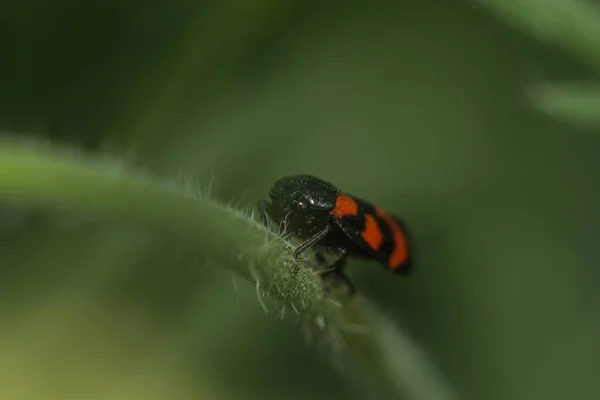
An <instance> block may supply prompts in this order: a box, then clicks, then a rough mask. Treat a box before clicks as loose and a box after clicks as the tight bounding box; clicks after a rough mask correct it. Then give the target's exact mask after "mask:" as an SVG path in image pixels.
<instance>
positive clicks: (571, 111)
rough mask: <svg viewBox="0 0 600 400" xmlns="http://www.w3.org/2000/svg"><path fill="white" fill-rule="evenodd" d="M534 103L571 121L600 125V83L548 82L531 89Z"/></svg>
mask: <svg viewBox="0 0 600 400" xmlns="http://www.w3.org/2000/svg"><path fill="white" fill-rule="evenodd" d="M529 96H530V98H531V101H532V102H533V104H534V105H535V106H536V107H537V108H538V109H539V110H541V111H543V112H544V113H546V114H548V115H550V116H552V117H554V118H556V119H558V120H562V121H565V122H568V123H570V124H573V125H576V126H579V127H582V128H589V129H594V128H598V127H600V84H599V83H584V82H578V83H569V84H560V85H558V84H554V85H553V84H547V85H539V86H535V87H533V88H532V89H531V90H529Z"/></svg>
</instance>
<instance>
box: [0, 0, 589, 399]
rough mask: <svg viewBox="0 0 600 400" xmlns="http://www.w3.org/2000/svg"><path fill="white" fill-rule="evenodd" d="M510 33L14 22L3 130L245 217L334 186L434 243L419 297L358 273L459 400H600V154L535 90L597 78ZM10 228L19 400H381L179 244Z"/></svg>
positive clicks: (445, 27) (3, 332) (113, 234)
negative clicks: (276, 191) (299, 191)
mask: <svg viewBox="0 0 600 400" xmlns="http://www.w3.org/2000/svg"><path fill="white" fill-rule="evenodd" d="M507 22H510V21H507V20H505V19H500V18H497V17H496V16H495V15H494V14H492V13H491V12H490V11H488V10H486V9H484V8H481V7H478V6H477V5H476V4H474V3H471V2H468V1H447V2H440V1H432V0H425V1H419V2H417V1H404V2H383V1H373V2H370V3H369V2H365V1H346V2H340V3H336V2H323V3H317V2H304V1H294V0H287V1H285V0H284V1H275V0H264V1H254V2H251V1H236V0H226V1H205V2H196V1H186V0H174V1H171V2H168V1H160V0H150V1H146V2H141V1H125V2H117V1H111V0H108V1H104V2H99V3H96V2H79V1H74V0H55V1H52V0H34V1H16V0H5V1H3V2H2V3H1V4H0V50H1V51H0V53H1V56H0V57H1V61H0V82H1V90H0V129H2V130H4V131H5V132H9V133H10V134H11V135H15V134H16V135H19V136H33V137H41V138H46V139H47V140H50V141H51V142H53V143H56V144H57V145H68V146H75V147H78V148H82V149H85V150H86V151H89V152H99V153H103V154H106V153H108V154H110V155H112V156H114V157H116V158H119V159H126V160H128V161H129V162H131V163H133V164H135V165H136V166H138V167H139V168H143V169H145V170H147V171H150V172H152V173H153V174H155V175H158V176H162V177H165V178H166V179H173V180H177V179H181V178H185V179H188V180H189V181H190V182H192V184H193V185H196V184H197V185H198V186H199V187H201V188H207V187H208V186H209V184H211V182H212V185H211V186H212V189H211V193H212V197H214V198H216V199H218V200H220V201H222V202H225V203H226V202H232V203H236V204H239V205H240V207H244V208H251V207H253V206H254V204H255V203H256V201H257V200H258V199H259V198H261V197H265V196H266V195H267V191H268V189H269V187H270V185H271V184H272V183H273V182H274V181H275V180H276V179H278V178H279V177H281V176H284V175H287V174H299V173H309V174H314V175H317V176H319V177H321V178H323V179H326V180H329V181H331V182H333V183H334V184H336V185H337V186H339V187H340V188H342V189H343V190H346V191H348V192H350V193H354V194H357V195H359V196H361V197H365V198H367V199H370V200H372V201H374V202H377V203H378V204H380V205H381V206H383V207H385V208H387V209H389V210H390V211H392V212H394V213H396V214H398V215H399V216H401V217H403V219H405V220H406V221H407V223H408V224H409V225H410V227H411V229H412V230H413V232H414V237H415V243H416V249H417V253H416V266H415V272H414V274H413V275H412V276H411V277H410V279H403V278H398V277H394V276H392V275H390V274H389V273H387V272H386V271H384V270H382V268H381V267H379V266H378V265H375V264H372V263H367V262H360V261H355V262H352V263H351V264H350V267H349V274H350V276H351V277H352V278H353V279H354V281H355V282H356V284H357V286H358V290H359V291H360V292H361V293H362V294H364V295H365V296H366V297H367V298H369V299H371V300H372V301H373V302H374V303H375V304H376V305H377V306H378V307H379V308H380V309H382V310H383V311H385V312H386V313H388V315H390V316H391V317H392V318H393V319H395V320H396V321H397V322H398V323H399V324H400V325H401V326H402V327H403V329H404V330H405V331H406V332H407V333H408V334H409V335H410V336H411V337H413V338H414V339H415V340H416V342H417V343H418V344H419V345H420V346H421V348H422V349H423V350H424V351H425V352H426V353H427V355H428V356H429V358H430V359H431V360H432V361H433V362H434V363H435V365H436V366H437V367H438V368H439V369H440V371H441V373H442V374H443V375H444V376H446V377H447V379H448V381H449V382H450V384H451V385H452V387H453V388H454V389H455V391H456V392H457V394H458V396H459V398H468V399H545V400H549V399H565V398H590V399H591V398H598V396H600V383H599V381H598V379H597V372H598V371H600V340H599V338H600V314H599V307H598V305H599V300H600V298H599V295H598V293H599V291H598V285H599V284H600V272H599V270H598V260H599V257H598V255H597V247H598V245H597V243H596V240H597V237H598V234H597V227H598V226H599V224H600V213H598V204H599V202H600V190H599V188H598V177H599V176H600V159H599V158H598V150H600V138H599V137H598V136H597V132H595V131H594V130H593V129H584V128H581V127H579V128H577V127H574V126H571V125H568V124H566V123H563V122H559V121H557V120H555V119H552V118H550V117H549V116H547V115H545V114H542V113H540V112H538V111H536V109H535V108H534V106H533V105H532V104H531V103H530V101H529V97H528V96H527V90H526V89H527V85H530V84H540V83H547V82H553V81H562V80H579V79H588V78H591V77H593V76H594V71H592V70H590V69H589V67H588V66H587V64H586V63H585V62H584V61H583V60H579V59H576V58H572V57H570V56H569V55H568V54H567V53H566V52H563V51H562V50H561V49H559V48H558V47H555V46H553V45H551V44H549V43H542V42H540V41H538V40H537V39H536V38H535V37H533V36H530V35H528V32H527V31H526V30H523V31H519V30H516V29H514V28H513V26H512V25H510V24H508V23H507ZM599 24H600V22H599ZM597 40H600V38H598V39H597ZM599 51H600V47H599ZM0 212H1V215H0V221H1V224H0V225H1V226H0V232H1V235H2V241H1V243H0V246H1V248H0V254H1V255H0V262H1V267H0V293H1V294H0V297H1V298H2V303H1V304H0V318H1V322H0V327H1V328H0V397H1V398H3V399H71V398H73V399H75V398H77V399H82V398H85V399H101V398H102V399H106V398H111V399H142V398H143V399H147V400H152V399H166V398H178V399H233V398H235V399H308V398H317V399H347V400H350V399H364V398H379V397H377V396H376V395H374V394H373V392H372V390H373V388H372V387H369V385H368V384H364V385H362V384H360V385H358V386H357V384H356V382H355V380H354V379H348V378H347V377H345V376H344V375H343V374H340V373H338V372H337V371H336V370H335V369H333V368H331V366H330V365H329V363H328V362H327V361H326V360H325V359H324V357H323V356H322V354H320V352H319V351H318V349H315V348H312V347H307V346H306V344H305V338H304V336H303V333H302V332H301V331H300V330H299V329H298V328H297V327H296V326H293V325H292V324H289V323H286V322H285V321H284V322H281V321H279V320H278V319H277V318H276V317H275V316H273V315H265V314H264V312H263V311H262V309H261V307H260V305H259V304H258V302H257V301H256V296H255V293H254V288H253V287H252V285H249V284H248V283H246V282H243V281H242V280H241V279H235V278H233V277H232V276H231V274H230V273H229V272H224V270H222V269H220V268H204V263H203V262H202V260H201V254H200V255H195V256H194V257H193V258H190V257H189V256H187V255H185V254H180V252H178V247H177V243H173V241H172V240H170V239H169V238H166V237H158V236H157V235H156V234H149V233H147V232H144V231H142V230H140V229H136V227H132V226H126V225H125V224H124V225H123V226H115V225H114V224H112V223H111V224H109V223H106V222H103V221H102V220H101V219H99V218H96V217H95V216H94V215H80V214H77V215H75V213H72V212H70V210H63V211H60V212H59V211H54V212H48V211H47V210H44V209H43V208H40V209H31V208H29V207H24V206H23V205H21V204H19V203H16V202H10V201H4V204H3V206H2V208H1V210H0ZM397 357H402V354H398V355H397Z"/></svg>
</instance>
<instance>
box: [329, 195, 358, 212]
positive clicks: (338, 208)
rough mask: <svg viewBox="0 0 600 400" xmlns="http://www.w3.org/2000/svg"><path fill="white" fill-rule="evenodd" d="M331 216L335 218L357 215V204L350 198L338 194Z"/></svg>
mask: <svg viewBox="0 0 600 400" xmlns="http://www.w3.org/2000/svg"><path fill="white" fill-rule="evenodd" d="M331 215H333V216H334V217H337V218H342V217H345V216H349V215H350V216H352V215H358V204H357V203H356V200H354V199H353V198H352V197H351V196H348V195H347V194H344V193H340V194H338V197H337V199H336V201H335V208H334V209H333V210H331Z"/></svg>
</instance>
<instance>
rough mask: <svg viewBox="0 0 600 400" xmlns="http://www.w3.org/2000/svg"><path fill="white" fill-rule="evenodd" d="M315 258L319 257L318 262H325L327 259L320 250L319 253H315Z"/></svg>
mask: <svg viewBox="0 0 600 400" xmlns="http://www.w3.org/2000/svg"><path fill="white" fill-rule="evenodd" d="M315 258H316V259H317V262H318V263H319V264H325V262H326V261H327V259H326V258H325V256H324V255H323V253H321V252H320V251H317V253H316V254H315Z"/></svg>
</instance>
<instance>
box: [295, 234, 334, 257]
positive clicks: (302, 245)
mask: <svg viewBox="0 0 600 400" xmlns="http://www.w3.org/2000/svg"><path fill="white" fill-rule="evenodd" d="M329 229H330V227H329V226H326V227H325V228H324V229H322V230H320V231H319V232H317V233H315V234H314V235H313V236H311V237H309V238H308V239H306V240H305V241H304V242H302V243H300V244H299V245H298V246H297V247H296V248H295V249H294V251H293V252H292V255H293V256H294V258H298V256H300V254H302V253H303V252H304V251H306V250H308V249H309V248H310V247H312V246H314V245H315V244H317V242H319V241H320V240H321V239H323V238H324V237H325V235H327V233H328V232H329Z"/></svg>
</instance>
